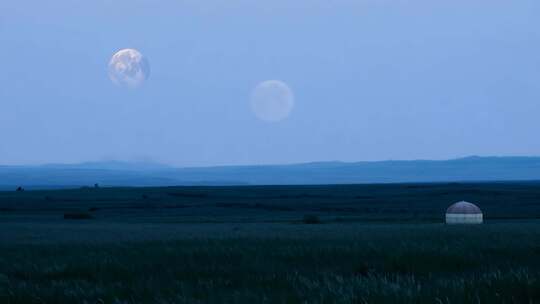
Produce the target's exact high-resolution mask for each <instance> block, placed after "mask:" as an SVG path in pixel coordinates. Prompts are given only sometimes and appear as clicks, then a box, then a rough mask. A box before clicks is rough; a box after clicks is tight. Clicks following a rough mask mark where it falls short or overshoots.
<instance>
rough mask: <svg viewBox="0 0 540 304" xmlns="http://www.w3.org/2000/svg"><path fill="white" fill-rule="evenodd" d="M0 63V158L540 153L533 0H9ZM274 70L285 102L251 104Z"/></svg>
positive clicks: (206, 161) (209, 161)
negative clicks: (135, 63) (118, 58)
mask: <svg viewBox="0 0 540 304" xmlns="http://www.w3.org/2000/svg"><path fill="white" fill-rule="evenodd" d="M124 48H133V49H137V50H138V51H140V52H141V53H142V54H143V55H144V56H145V57H146V59H147V60H148V63H149V65H150V70H151V73H150V76H149V77H148V79H147V80H146V81H145V82H144V83H143V84H142V85H141V86H140V87H138V88H124V87H120V86H118V85H115V84H114V83H113V81H111V79H110V78H109V75H108V64H109V60H110V59H111V57H112V56H113V55H114V54H115V53H116V52H117V51H119V50H120V49H124ZM0 62H1V69H0V164H5V165H11V164H41V163H74V162H82V161H95V160H113V159H114V160H129V161H133V160H151V161H157V162H162V163H167V164H172V165H176V166H203V165H204V166H207V165H237V164H269V163H272V164H275V163H296V162H311V161H333V160H340V161H363V160H387V159H447V158H456V157H462V156H468V155H486V156H487V155H497V156H505V155H530V156H532V155H540V137H539V131H540V119H539V116H540V1H538V0H515V1H509V0H505V1H502V0H501V1H498V0H489V1H488V0H475V1H465V0H457V1H433V0H417V1H412V0H411V1H406V0H394V1H391V0H354V1H352V0H351V1H345V0H337V1H318V0H309V1H308V0H296V1H291V0H276V1H247V0H246V1H236V0H222V1H205V0H192V1H191V0H190V1H181V0H176V1H156V0H144V1H143V0H129V1H128V0H114V1H113V0H107V1H106V0H93V1H89V0H85V1H76V0H55V1H40V0H17V1H0ZM267 80H279V81H281V82H282V83H284V84H286V85H287V86H288V87H289V88H290V90H291V91H292V94H293V95H294V107H292V109H291V110H290V113H289V112H288V111H286V112H283V113H285V114H287V115H288V116H287V117H285V118H284V119H281V117H282V116H284V115H285V114H283V113H280V115H281V116H280V120H270V121H268V120H264V119H260V118H261V115H258V114H259V113H254V111H253V108H252V107H251V106H250V98H251V96H252V95H253V90H254V88H255V87H257V86H258V85H259V84H260V83H261V82H264V81H267ZM287 96H289V95H287ZM290 98H292V97H290ZM282 114H283V115H282ZM262 116H263V117H264V115H262Z"/></svg>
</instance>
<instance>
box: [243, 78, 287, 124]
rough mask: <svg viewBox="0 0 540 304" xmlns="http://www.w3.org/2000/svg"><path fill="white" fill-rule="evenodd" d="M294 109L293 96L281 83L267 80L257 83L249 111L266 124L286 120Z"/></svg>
mask: <svg viewBox="0 0 540 304" xmlns="http://www.w3.org/2000/svg"><path fill="white" fill-rule="evenodd" d="M293 107H294V94H293V92H292V90H291V89H290V88H289V86H287V84H285V83H284V82H282V81H279V80H267V81H263V82H261V83H259V84H258V85H257V86H256V87H255V89H254V90H253V92H252V94H251V109H252V111H253V113H255V115H256V116H257V117H258V118H259V119H261V120H264V121H267V122H277V121H280V120H283V119H285V118H287V117H288V116H289V115H290V114H291V111H292V109H293Z"/></svg>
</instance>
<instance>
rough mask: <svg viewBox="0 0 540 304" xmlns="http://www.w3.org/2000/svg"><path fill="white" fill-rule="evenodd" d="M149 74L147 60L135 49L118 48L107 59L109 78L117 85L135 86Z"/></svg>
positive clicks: (141, 82)
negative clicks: (109, 58) (108, 59)
mask: <svg viewBox="0 0 540 304" xmlns="http://www.w3.org/2000/svg"><path fill="white" fill-rule="evenodd" d="M149 76H150V64H149V63H148V60H147V59H146V58H145V57H144V56H143V55H142V54H141V53H140V52H139V51H137V50H135V49H123V50H120V51H118V52H116V53H115V54H114V55H113V56H112V58H111V60H110V61H109V78H111V80H112V82H113V83H115V84H116V85H118V86H121V87H128V88H136V87H139V86H140V85H141V84H143V82H144V81H145V80H146V79H148V77H149Z"/></svg>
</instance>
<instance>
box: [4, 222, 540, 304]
mask: <svg viewBox="0 0 540 304" xmlns="http://www.w3.org/2000/svg"><path fill="white" fill-rule="evenodd" d="M343 227H344V226H343V225H335V226H332V228H331V229H335V231H334V232H333V233H334V235H328V234H324V235H322V234H317V233H313V234H312V235H307V236H303V237H294V236H291V237H241V238H233V237H230V238H198V239H190V240H178V241H153V242H124V243H122V242H119V243H115V244H106V243H90V242H88V243H84V242H82V243H77V244H74V243H58V244H30V245H23V244H11V245H10V244H6V243H2V244H1V245H0V253H1V254H0V303H539V302H540V258H539V257H540V223H535V222H533V223H526V224H523V225H520V224H504V223H499V224H490V225H484V226H475V227H472V226H467V227H458V226H455V227H447V226H444V225H419V226H417V227H414V226H412V225H407V226H406V225H398V224H396V225H380V226H373V227H370V228H369V229H366V230H365V231H363V230H362V229H361V227H362V226H357V227H358V228H359V229H358V232H357V233H356V234H350V233H348V234H345V235H343V234H341V231H340V229H342V228H343Z"/></svg>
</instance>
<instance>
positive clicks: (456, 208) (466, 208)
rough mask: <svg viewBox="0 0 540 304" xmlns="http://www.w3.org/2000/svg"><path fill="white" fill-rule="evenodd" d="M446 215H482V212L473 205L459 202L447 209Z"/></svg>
mask: <svg viewBox="0 0 540 304" xmlns="http://www.w3.org/2000/svg"><path fill="white" fill-rule="evenodd" d="M446 214H482V211H481V210H480V208H478V207H477V206H476V205H475V204H472V203H469V202H464V201H461V202H457V203H455V204H453V205H452V206H450V207H448V209H446Z"/></svg>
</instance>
